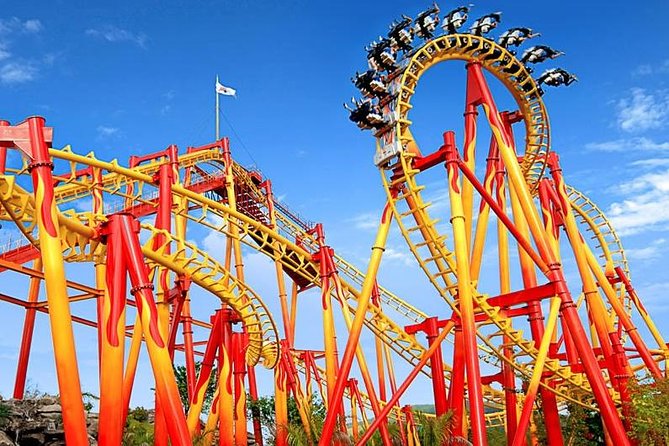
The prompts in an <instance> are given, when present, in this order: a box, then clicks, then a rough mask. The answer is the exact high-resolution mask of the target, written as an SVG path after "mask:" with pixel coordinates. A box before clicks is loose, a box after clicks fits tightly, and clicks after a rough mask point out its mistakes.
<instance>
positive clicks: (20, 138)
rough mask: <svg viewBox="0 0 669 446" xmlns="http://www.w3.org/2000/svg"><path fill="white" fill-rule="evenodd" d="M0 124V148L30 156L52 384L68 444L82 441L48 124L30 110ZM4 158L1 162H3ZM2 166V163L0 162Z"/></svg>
mask: <svg viewBox="0 0 669 446" xmlns="http://www.w3.org/2000/svg"><path fill="white" fill-rule="evenodd" d="M6 124H7V123H6V122H4V123H3V125H0V143H1V144H2V146H3V147H4V148H7V147H18V148H19V149H21V150H22V151H23V152H24V153H25V154H26V155H27V156H28V157H29V159H30V164H29V165H28V170H29V172H30V175H31V177H32V181H33V190H34V194H35V209H36V213H35V214H36V218H37V222H36V223H37V227H38V231H39V239H40V254H41V257H42V263H43V267H44V281H45V288H46V296H47V300H48V302H49V320H50V323H51V337H52V341H53V350H54V357H55V362H56V374H57V375H58V389H59V392H60V398H61V403H62V407H63V425H64V428H65V439H66V441H67V443H68V445H73V446H78V445H88V434H87V431H86V418H85V415H84V405H83V402H82V399H81V383H80V380H79V369H78V366H77V355H76V348H75V345H74V333H73V331H72V315H71V313H70V302H69V298H68V294H67V283H66V280H65V266H64V261H63V255H62V246H61V241H62V240H61V235H60V227H59V225H58V209H57V207H56V200H55V197H54V181H53V174H52V170H53V162H52V161H51V156H50V155H49V146H48V145H47V141H49V142H50V141H51V140H52V138H53V134H52V129H50V128H47V127H46V126H45V121H44V118H42V117H39V116H34V117H31V118H28V119H27V120H26V121H24V122H23V123H21V124H19V125H17V126H8V125H6ZM3 164H4V163H3ZM0 167H2V168H3V169H4V165H3V166H0Z"/></svg>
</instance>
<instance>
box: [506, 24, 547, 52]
mask: <svg viewBox="0 0 669 446" xmlns="http://www.w3.org/2000/svg"><path fill="white" fill-rule="evenodd" d="M540 35H541V34H539V33H533V32H532V30H531V29H530V28H511V29H508V30H506V31H504V32H503V33H502V35H501V36H499V40H497V43H499V45H500V46H503V47H504V48H508V47H510V46H520V44H522V43H523V42H524V41H526V40H527V39H532V38H533V37H539V36H540Z"/></svg>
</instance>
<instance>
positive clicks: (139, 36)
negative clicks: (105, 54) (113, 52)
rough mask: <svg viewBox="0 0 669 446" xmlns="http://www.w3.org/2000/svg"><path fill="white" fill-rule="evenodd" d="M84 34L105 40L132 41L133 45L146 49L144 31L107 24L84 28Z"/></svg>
mask: <svg viewBox="0 0 669 446" xmlns="http://www.w3.org/2000/svg"><path fill="white" fill-rule="evenodd" d="M86 35H87V36H92V37H96V38H99V39H103V40H106V41H107V42H113V43H123V42H129V43H134V44H135V45H137V46H139V47H140V48H144V49H146V44H147V42H148V36H147V35H146V34H144V33H134V32H132V31H129V30H127V29H122V28H118V27H116V26H112V25H107V26H103V27H100V28H89V29H87V30H86Z"/></svg>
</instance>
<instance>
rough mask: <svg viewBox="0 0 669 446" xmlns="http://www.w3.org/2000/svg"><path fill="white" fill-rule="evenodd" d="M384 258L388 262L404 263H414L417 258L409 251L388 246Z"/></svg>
mask: <svg viewBox="0 0 669 446" xmlns="http://www.w3.org/2000/svg"><path fill="white" fill-rule="evenodd" d="M383 260H384V261H386V262H401V263H403V264H404V265H413V264H414V263H416V258H415V257H414V256H413V255H412V254H411V253H408V252H404V251H398V250H396V249H395V248H391V247H386V250H385V251H384V252H383Z"/></svg>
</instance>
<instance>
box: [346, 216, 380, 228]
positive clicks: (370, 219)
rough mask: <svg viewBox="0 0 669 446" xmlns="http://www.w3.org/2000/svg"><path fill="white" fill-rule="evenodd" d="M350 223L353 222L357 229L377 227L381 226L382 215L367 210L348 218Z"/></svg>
mask: <svg viewBox="0 0 669 446" xmlns="http://www.w3.org/2000/svg"><path fill="white" fill-rule="evenodd" d="M346 221H347V222H348V223H353V225H354V226H355V227H356V228H357V229H367V230H369V229H376V228H378V227H379V223H380V221H381V215H380V214H375V213H372V212H365V213H362V214H359V215H356V216H355V217H353V218H349V219H348V220H346Z"/></svg>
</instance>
